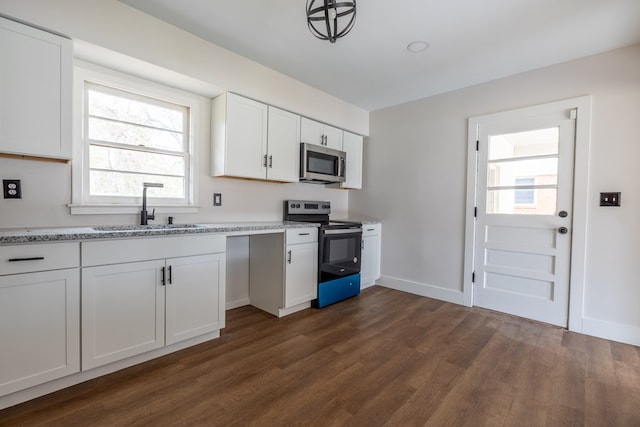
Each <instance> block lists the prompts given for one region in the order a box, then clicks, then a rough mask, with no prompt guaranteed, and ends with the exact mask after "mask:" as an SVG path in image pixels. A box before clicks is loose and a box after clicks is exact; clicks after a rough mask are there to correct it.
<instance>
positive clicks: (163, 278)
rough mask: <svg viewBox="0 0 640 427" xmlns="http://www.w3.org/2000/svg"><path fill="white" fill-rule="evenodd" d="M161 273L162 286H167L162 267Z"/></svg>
mask: <svg viewBox="0 0 640 427" xmlns="http://www.w3.org/2000/svg"><path fill="white" fill-rule="evenodd" d="M160 272H161V273H162V286H165V285H166V282H165V277H164V267H162V268H161V269H160Z"/></svg>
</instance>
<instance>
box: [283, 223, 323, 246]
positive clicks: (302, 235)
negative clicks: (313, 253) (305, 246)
mask: <svg viewBox="0 0 640 427" xmlns="http://www.w3.org/2000/svg"><path fill="white" fill-rule="evenodd" d="M286 235H287V237H286V238H287V245H292V244H293V245H295V244H296V243H310V242H317V241H318V229H317V228H316V227H310V228H290V229H287V230H286Z"/></svg>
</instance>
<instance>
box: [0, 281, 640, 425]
mask: <svg viewBox="0 0 640 427" xmlns="http://www.w3.org/2000/svg"><path fill="white" fill-rule="evenodd" d="M227 326H228V327H227V328H226V329H225V330H224V331H223V334H222V337H221V338H220V339H217V340H214V341H211V342H209V343H205V344H202V345H199V346H196V347H193V348H189V349H187V350H184V351H181V352H178V353H174V354H171V355H169V356H165V357H163V358H160V359H157V360H154V361H151V362H148V363H145V364H142V365H139V366H135V367H132V368H129V369H126V370H123V371H120V372H117V373H114V374H111V375H108V376H105V377H102V378H98V379H95V380H92V381H88V382H86V383H83V384H79V385H77V386H75V387H71V388H69V389H66V390H62V391H60V392H57V393H53V394H51V395H48V396H44V397H42V398H40V399H36V400H33V401H30V402H27V403H25V404H22V405H18V406H15V407H12V408H8V409H6V410H4V411H0V425H3V426H4V425H11V426H13V425H25V426H36V425H60V426H114V425H117V426H122V425H127V426H129V425H150V426H183V425H184V426H190V425H203V426H234V425H238V426H246V425H255V426H291V425H304V426H312V425H317V426H334V425H335V426H343V425H345V426H361V425H362V426H365V425H366V426H369V427H371V426H383V425H386V426H421V425H429V426H529V425H530V426H581V425H587V426H640V349H639V348H637V347H633V346H629V345H624V344H619V343H615V342H611V341H606V340H602V339H597V338H592V337H588V336H584V335H580V334H574V333H571V332H566V331H564V330H562V329H559V328H555V327H551V326H547V325H543V324H539V323H535V322H530V321H527V320H523V319H519V318H515V317H512V316H508V315H503V314H498V313H493V312H490V311H486V310H482V309H478V308H467V307H461V306H457V305H453V304H448V303H444V302H441V301H436V300H432V299H428V298H422V297H417V296H414V295H410V294H406V293H403V292H398V291H394V290H390V289H385V288H381V287H373V288H370V289H367V290H365V291H363V293H362V294H361V295H360V296H358V297H356V298H352V299H350V300H348V301H343V302H341V303H338V304H336V305H333V306H330V307H327V308H324V309H322V310H305V311H303V312H300V313H296V314H294V315H291V316H288V317H286V318H284V319H276V318H274V317H272V316H270V315H267V314H265V313H263V312H261V311H259V310H257V309H255V308H252V307H243V308H239V309H235V310H231V311H229V312H228V313H227Z"/></svg>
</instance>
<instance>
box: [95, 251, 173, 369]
mask: <svg viewBox="0 0 640 427" xmlns="http://www.w3.org/2000/svg"><path fill="white" fill-rule="evenodd" d="M163 267H164V261H159V260H158V261H145V262H133V263H128V264H114V265H105V266H99V267H89V268H83V269H82V369H83V370H87V369H91V368H94V367H96V366H101V365H105V364H107V363H111V362H115V361H117V360H121V359H124V358H127V357H130V356H134V355H136V354H140V353H144V352H146V351H149V350H153V349H156V348H160V347H163V346H164V302H165V297H164V293H165V291H164V286H162V268H163Z"/></svg>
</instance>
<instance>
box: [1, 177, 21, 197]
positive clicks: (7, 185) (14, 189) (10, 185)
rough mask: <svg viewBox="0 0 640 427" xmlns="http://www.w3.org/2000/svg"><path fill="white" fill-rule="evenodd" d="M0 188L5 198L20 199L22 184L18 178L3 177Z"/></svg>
mask: <svg viewBox="0 0 640 427" xmlns="http://www.w3.org/2000/svg"><path fill="white" fill-rule="evenodd" d="M2 189H3V190H4V198H5V199H22V186H21V185H20V180H19V179H3V180H2Z"/></svg>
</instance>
